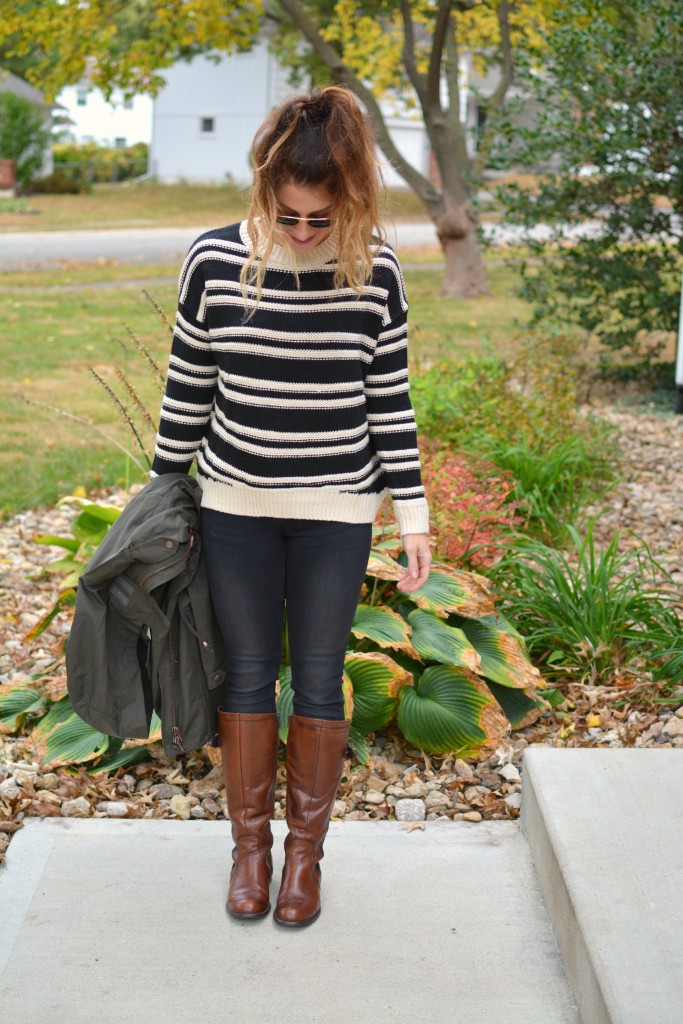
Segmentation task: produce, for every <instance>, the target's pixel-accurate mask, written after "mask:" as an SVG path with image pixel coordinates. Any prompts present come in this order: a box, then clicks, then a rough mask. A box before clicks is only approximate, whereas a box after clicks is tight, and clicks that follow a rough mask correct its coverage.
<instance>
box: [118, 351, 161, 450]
mask: <svg viewBox="0 0 683 1024" xmlns="http://www.w3.org/2000/svg"><path fill="white" fill-rule="evenodd" d="M114 372H115V374H116V376H117V377H118V379H119V380H120V381H121V383H122V384H123V386H124V388H125V389H126V391H127V393H128V395H129V396H130V399H131V401H132V403H133V405H134V406H135V408H136V409H137V410H138V411H139V413H140V415H141V416H142V418H143V420H144V421H145V423H146V424H147V426H148V427H149V429H150V430H153V431H154V433H155V434H156V432H157V428H156V424H155V422H154V420H153V419H152V417H151V415H150V413H149V411H148V409H147V406H146V405H145V403H144V402H143V401H142V399H141V398H140V396H139V394H138V393H137V391H136V390H135V388H134V387H133V385H132V384H131V382H130V381H129V380H128V377H127V376H126V375H125V373H124V372H123V370H122V369H121V368H120V367H118V366H115V367H114Z"/></svg>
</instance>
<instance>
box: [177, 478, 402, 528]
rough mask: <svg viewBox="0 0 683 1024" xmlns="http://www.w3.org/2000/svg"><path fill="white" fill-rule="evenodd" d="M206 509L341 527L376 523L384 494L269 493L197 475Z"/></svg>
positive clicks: (292, 489) (301, 490)
mask: <svg viewBox="0 0 683 1024" xmlns="http://www.w3.org/2000/svg"><path fill="white" fill-rule="evenodd" d="M197 480H198V481H199V483H200V485H201V488H202V506H203V507H204V508H212V509H215V510H216V511H217V512H232V513H233V514H234V515H240V516H274V517H275V518H277V519H327V520H336V521H337V522H340V523H372V522H374V520H375V516H376V515H377V513H378V512H379V510H380V508H381V507H382V501H383V499H384V494H385V493H386V492H383V493H381V494H346V493H344V492H343V491H339V490H337V488H336V487H278V488H272V489H268V490H266V488H261V487H249V486H247V485H245V484H224V483H220V482H219V481H217V480H209V479H207V478H206V477H205V476H202V475H201V474H199V473H198V474H197Z"/></svg>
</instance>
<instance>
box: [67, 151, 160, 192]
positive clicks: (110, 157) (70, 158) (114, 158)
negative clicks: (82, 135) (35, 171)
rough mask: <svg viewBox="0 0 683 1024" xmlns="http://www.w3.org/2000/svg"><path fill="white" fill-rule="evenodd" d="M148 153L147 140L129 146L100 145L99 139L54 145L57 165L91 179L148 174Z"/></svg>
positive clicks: (86, 179) (99, 180)
mask: <svg viewBox="0 0 683 1024" xmlns="http://www.w3.org/2000/svg"><path fill="white" fill-rule="evenodd" d="M148 153H149V146H148V145H147V143H146V142H136V143H135V144H134V145H132V146H126V147H118V146H100V145H99V144H98V143H97V142H84V143H81V144H76V143H71V142H59V143H57V144H56V145H55V147H54V159H55V164H56V166H57V169H58V170H61V171H62V172H63V173H64V174H66V176H67V177H73V178H75V179H76V180H80V181H86V182H89V183H92V182H105V181H127V180H129V179H130V178H134V177H136V176H137V175H140V174H144V173H145V172H146V170H147V160H148Z"/></svg>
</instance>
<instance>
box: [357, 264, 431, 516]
mask: <svg viewBox="0 0 683 1024" xmlns="http://www.w3.org/2000/svg"><path fill="white" fill-rule="evenodd" d="M385 251H386V250H385ZM389 253H390V258H389V259H387V260H386V263H387V265H388V266H387V273H388V274H389V291H388V298H387V310H386V317H385V325H384V329H383V330H382V331H381V332H380V334H379V337H378V339H377V346H376V348H375V354H374V357H373V360H372V363H371V364H370V366H369V368H368V370H367V372H366V375H365V403H366V409H367V418H368V428H369V432H370V440H371V443H372V445H373V448H374V450H375V452H376V454H377V457H378V459H379V460H380V463H381V466H382V469H383V471H384V476H385V479H386V482H387V487H388V489H389V493H390V494H391V497H392V501H393V506H394V512H395V515H396V519H397V521H398V524H399V529H400V531H401V536H403V535H404V534H405V533H429V506H428V504H427V499H426V498H425V492H424V487H423V486H422V476H421V472H420V455H419V450H418V447H417V427H416V423H415V413H414V411H413V408H412V406H411V403H410V385H409V381H408V301H407V299H406V294H405V287H404V283H403V275H402V273H401V268H400V266H399V264H398V261H397V260H396V257H395V255H394V254H393V252H392V251H391V250H389Z"/></svg>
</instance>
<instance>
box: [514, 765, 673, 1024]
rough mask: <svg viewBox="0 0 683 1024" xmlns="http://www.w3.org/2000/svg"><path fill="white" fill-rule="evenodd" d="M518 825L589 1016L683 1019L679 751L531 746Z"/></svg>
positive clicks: (599, 1022) (632, 1021) (620, 1023)
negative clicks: (520, 825) (524, 838)
mask: <svg viewBox="0 0 683 1024" xmlns="http://www.w3.org/2000/svg"><path fill="white" fill-rule="evenodd" d="M521 822H522V827H523V829H524V833H525V835H526V837H527V840H528V842H529V847H530V849H531V854H532V857H533V860H534V864H535V866H536V870H537V872H538V879H539V882H540V885H541V890H542V892H543V896H544V899H545V903H546V906H547V907H548V910H549V913H550V916H551V919H552V922H553V927H554V931H555V934H556V936H557V940H558V943H559V947H560V951H561V953H562V958H563V961H564V964H565V966H566V969H567V974H568V976H569V980H570V983H571V985H572V989H573V993H574V996H575V999H576V1001H577V1004H578V1006H579V1011H580V1014H581V1018H582V1020H583V1021H584V1022H585V1024H681V1021H683V750H679V749H663V750H657V749H652V748H647V749H637V748H629V749H609V748H601V749H594V750H589V749H586V748H572V749H564V748H549V747H540V746H533V747H529V748H527V750H525V752H524V759H523V782H522V810H521Z"/></svg>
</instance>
